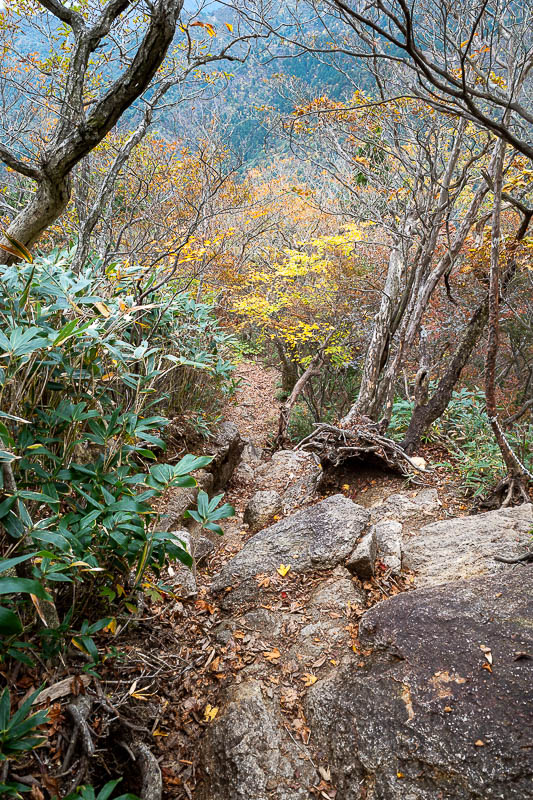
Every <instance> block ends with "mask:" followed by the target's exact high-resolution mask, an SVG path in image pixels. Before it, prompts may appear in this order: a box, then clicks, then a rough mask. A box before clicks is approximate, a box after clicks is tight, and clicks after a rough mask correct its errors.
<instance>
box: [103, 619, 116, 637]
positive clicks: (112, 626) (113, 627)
mask: <svg viewBox="0 0 533 800" xmlns="http://www.w3.org/2000/svg"><path fill="white" fill-rule="evenodd" d="M104 631H109V632H110V633H112V634H113V635H114V634H115V633H116V632H117V621H116V619H115V617H113V619H112V620H110V622H109V625H106V626H105V628H104Z"/></svg>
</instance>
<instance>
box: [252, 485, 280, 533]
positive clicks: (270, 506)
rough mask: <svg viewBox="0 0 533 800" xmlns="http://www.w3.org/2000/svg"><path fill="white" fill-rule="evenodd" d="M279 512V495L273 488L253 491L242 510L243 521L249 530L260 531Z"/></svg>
mask: <svg viewBox="0 0 533 800" xmlns="http://www.w3.org/2000/svg"><path fill="white" fill-rule="evenodd" d="M280 513H281V496H280V495H279V494H278V492H276V491H274V490H273V489H265V490H264V491H262V492H255V494H253V495H252V497H251V498H250V500H249V502H248V505H247V506H246V509H245V511H244V516H243V522H244V523H245V525H248V527H249V528H250V530H251V531H254V532H256V531H260V530H262V528H266V526H267V525H268V523H269V522H272V521H273V519H274V517H275V516H276V514H280Z"/></svg>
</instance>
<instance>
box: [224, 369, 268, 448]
mask: <svg viewBox="0 0 533 800" xmlns="http://www.w3.org/2000/svg"><path fill="white" fill-rule="evenodd" d="M234 376H235V379H236V380H240V387H239V389H238V391H237V393H236V395H235V398H234V401H233V403H232V404H231V405H228V407H227V408H226V411H225V414H224V417H225V419H226V420H228V421H229V422H233V423H235V425H236V426H237V427H238V429H239V430H240V432H241V436H242V437H243V439H246V440H247V441H249V442H251V444H253V445H255V446H256V447H260V448H265V447H268V446H269V444H270V441H271V440H272V438H273V435H274V433H275V431H276V427H277V421H278V416H279V409H280V403H279V402H277V400H276V399H275V394H276V391H277V390H278V386H277V384H278V380H279V372H278V370H276V369H274V368H273V367H264V366H262V365H261V364H259V363H258V362H257V361H242V362H241V363H240V364H239V365H238V366H237V368H236V370H235V373H234Z"/></svg>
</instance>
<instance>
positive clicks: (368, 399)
mask: <svg viewBox="0 0 533 800" xmlns="http://www.w3.org/2000/svg"><path fill="white" fill-rule="evenodd" d="M413 224H414V220H412V219H411V218H410V217H409V218H408V219H407V222H406V225H405V228H404V231H403V233H404V236H402V237H399V238H398V240H397V241H396V242H395V243H394V246H393V248H392V250H391V254H390V257H389V266H388V269H387V278H386V280H385V287H384V289H383V294H382V297H381V303H380V307H379V310H378V312H377V314H376V317H375V319H374V326H373V328H372V337H371V339H370V344H369V346H368V350H367V352H366V356H365V363H364V367H363V375H362V378H361V386H360V387H359V394H358V396H357V400H356V401H355V403H354V404H353V405H352V407H351V408H350V410H349V411H348V413H347V414H346V415H345V416H344V417H343V419H342V420H341V423H340V424H341V426H345V425H349V424H350V423H351V422H352V421H353V419H354V418H355V417H357V416H359V415H370V414H371V411H372V408H373V404H374V400H375V397H376V392H377V387H378V381H379V376H380V373H381V370H382V369H383V366H384V363H385V362H386V360H387V359H386V355H387V347H388V345H389V340H390V328H391V321H392V318H393V315H394V311H395V308H396V305H397V302H398V299H399V296H400V287H401V280H402V276H403V274H404V271H405V257H404V238H405V237H408V236H409V234H410V232H411V230H412V227H413Z"/></svg>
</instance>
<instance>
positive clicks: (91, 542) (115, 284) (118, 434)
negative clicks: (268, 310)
mask: <svg viewBox="0 0 533 800" xmlns="http://www.w3.org/2000/svg"><path fill="white" fill-rule="evenodd" d="M227 345H228V337H227V336H226V335H225V334H224V333H223V332H222V331H221V330H220V329H219V328H218V324H217V323H216V320H215V319H214V317H213V315H212V309H211V310H210V307H208V306H206V305H205V304H199V303H197V302H195V301H193V300H191V299H190V298H189V297H188V296H186V295H184V294H181V295H177V296H174V295H172V294H169V295H168V296H165V295H158V296H155V297H151V298H150V301H149V302H148V301H146V303H145V304H137V303H136V301H135V273H133V272H132V274H131V276H130V277H129V278H128V273H126V275H125V276H124V275H123V276H122V277H121V278H120V280H118V279H116V276H115V279H114V280H113V281H110V280H107V279H105V278H103V277H102V276H99V275H98V274H97V273H96V272H94V271H91V270H87V271H86V273H84V274H74V273H72V271H71V270H70V268H69V261H68V254H67V253H57V252H56V253H54V254H52V255H51V256H49V257H48V258H44V257H43V258H39V259H38V260H36V262H35V263H34V264H32V265H22V266H21V265H20V264H18V265H16V266H13V267H6V266H0V448H2V449H0V462H2V470H1V472H0V476H1V478H0V480H1V483H0V526H1V528H2V529H3V539H2V540H1V547H2V553H3V554H4V555H5V554H6V553H8V554H9V555H10V558H9V559H7V560H5V559H4V560H3V561H2V562H0V571H1V570H2V569H4V570H13V569H15V571H16V572H17V574H16V575H14V576H13V577H5V578H1V579H0V592H1V593H2V594H3V596H4V603H5V606H3V607H2V608H1V609H0V626H3V630H4V632H5V638H4V639H3V640H2V645H1V647H0V656H3V657H4V658H5V657H7V656H12V657H18V658H19V659H20V660H25V659H26V660H27V658H28V656H27V653H26V652H25V647H26V644H27V642H26V638H27V637H23V636H22V637H21V634H22V633H23V632H24V633H25V634H26V633H31V623H32V620H34V615H33V608H32V607H31V606H28V603H27V600H26V598H27V596H28V595H33V597H34V598H35V599H34V600H32V602H33V604H34V606H35V608H36V609H37V613H38V615H39V616H40V617H41V619H44V618H45V617H46V613H47V609H48V611H49V610H50V608H49V606H50V605H54V610H55V609H56V607H57V610H58V611H59V612H63V611H65V615H64V618H63V620H62V621H59V620H56V621H55V623H54V624H53V625H50V624H48V628H47V630H46V631H41V634H40V635H41V637H42V642H41V644H42V646H43V647H44V648H45V651H46V656H47V657H49V656H50V655H52V654H53V653H54V652H55V651H56V650H57V649H58V648H59V647H60V646H61V643H62V641H63V640H65V639H66V638H67V637H68V636H72V635H74V639H73V641H74V643H75V644H76V645H77V646H78V647H79V648H80V649H82V650H83V651H84V652H85V653H86V654H87V655H88V656H89V658H90V661H91V664H94V663H95V662H96V661H97V650H96V646H95V645H94V642H93V635H94V634H96V633H97V632H98V631H99V630H101V629H102V628H103V627H107V625H108V624H109V623H111V622H112V617H111V618H108V617H107V615H106V616H105V617H104V619H103V621H104V622H105V625H101V624H100V623H101V622H102V619H100V620H98V617H97V618H96V620H95V616H96V615H98V614H99V613H100V612H101V611H102V609H104V610H108V609H109V607H110V606H112V605H113V604H115V605H121V607H123V606H124V604H126V608H127V607H128V596H131V594H132V593H133V592H135V591H137V590H138V589H139V588H142V586H143V577H144V575H145V572H146V570H150V571H151V572H152V573H155V575H156V576H157V575H158V574H159V573H160V571H161V569H162V567H163V566H164V565H165V564H166V563H167V562H169V561H171V560H176V559H178V560H181V561H182V562H184V563H186V564H191V558H190V555H189V554H188V552H187V551H186V550H185V548H184V546H183V543H182V542H180V541H179V540H177V539H176V538H175V537H173V535H172V534H169V533H166V532H163V531H159V530H158V527H159V526H158V524H157V523H158V516H157V513H156V511H155V510H154V501H155V500H157V498H159V497H161V495H162V494H163V493H164V492H165V491H166V490H167V489H168V488H169V487H171V486H194V485H195V480H194V478H193V477H192V476H191V472H193V471H194V470H196V469H199V468H201V467H205V466H207V465H208V464H209V462H210V458H208V457H195V456H192V455H186V456H185V457H184V458H182V459H181V461H179V462H178V463H177V464H172V465H171V464H162V463H157V462H158V460H159V458H160V456H161V454H162V453H163V451H164V449H165V443H164V440H163V437H162V431H163V430H164V428H165V426H166V425H167V424H168V418H167V417H166V416H163V415H161V414H160V413H154V408H155V407H156V406H157V408H158V409H162V408H163V409H164V408H165V407H166V405H167V403H170V405H171V406H172V408H175V407H176V395H179V398H178V400H179V402H178V405H179V407H180V409H181V410H186V411H188V412H191V413H192V412H197V411H198V407H197V406H196V405H195V403H197V401H198V397H197V396H196V395H195V394H194V392H193V391H192V390H190V388H189V389H187V390H184V389H183V386H187V387H188V386H189V384H190V382H191V380H192V378H191V376H193V375H197V376H199V378H198V382H199V383H200V384H201V385H202V386H203V387H204V391H205V387H206V386H207V385H210V386H211V387H212V388H213V391H214V392H216V389H217V388H220V387H225V388H226V389H227V388H228V387H230V388H231V381H230V378H231V371H232V365H231V363H230V362H229V361H228V360H227V359H226V358H225V357H224V353H223V351H224V348H225V347H226V346H227ZM209 382H211V383H209ZM176 387H181V388H179V390H178V389H177V388H176ZM164 390H166V394H165V391H164ZM228 390H230V389H228ZM180 392H181V394H180ZM168 395H170V396H171V399H170V400H169V399H168ZM165 398H166V399H165ZM172 398H174V400H173V401H172ZM186 404H188V405H186ZM150 464H151V466H150ZM217 502H218V501H217ZM209 513H212V514H215V515H216V510H215V509H211V510H210V512H209ZM228 513H229V512H228ZM227 515H228V514H226V516H227ZM214 518H215V517H212V518H208V519H206V520H205V522H206V524H207V523H209V522H211V523H212V522H213V519H214ZM202 520H203V517H202ZM30 551H31V552H30ZM22 570H25V574H24V575H22V574H19V573H21V571H22ZM132 575H133V578H132V577H131V576H132ZM6 581H7V583H6ZM2 586H3V589H2ZM89 595H90V596H91V597H93V598H94V600H95V602H93V603H92V604H91V608H92V612H93V617H92V619H90V620H85V619H82V618H80V614H81V610H80V611H78V605H76V604H73V599H74V598H75V597H76V598H77V601H78V604H79V607H80V609H81V608H83V605H84V602H83V599H84V598H85V597H87V596H89ZM52 601H53V603H52ZM130 610H131V608H130ZM80 626H81V627H80ZM20 639H22V641H20Z"/></svg>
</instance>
